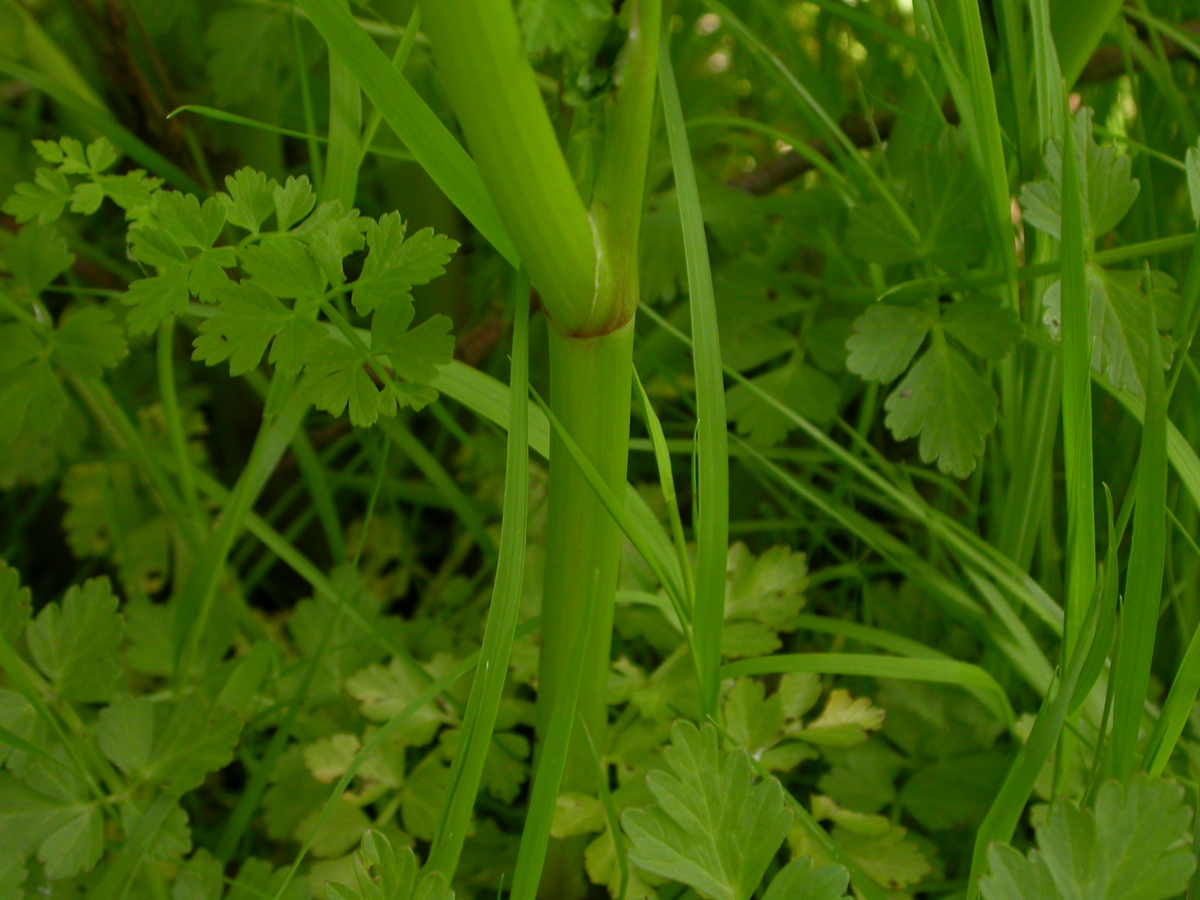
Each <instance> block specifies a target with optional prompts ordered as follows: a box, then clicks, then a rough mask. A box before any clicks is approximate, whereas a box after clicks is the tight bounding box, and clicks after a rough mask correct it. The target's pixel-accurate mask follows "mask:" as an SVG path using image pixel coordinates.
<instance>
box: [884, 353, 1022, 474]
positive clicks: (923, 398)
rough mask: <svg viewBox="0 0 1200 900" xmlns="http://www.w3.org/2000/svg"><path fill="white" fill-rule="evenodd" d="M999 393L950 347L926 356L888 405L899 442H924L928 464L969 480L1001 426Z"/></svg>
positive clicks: (921, 447)
mask: <svg viewBox="0 0 1200 900" xmlns="http://www.w3.org/2000/svg"><path fill="white" fill-rule="evenodd" d="M997 403H998V400H997V398H996V392H995V391H994V390H993V389H992V386H991V385H989V384H988V383H987V382H986V381H984V380H983V378H982V377H980V375H979V374H978V373H977V372H976V371H975V370H974V369H973V368H972V367H971V364H970V363H969V362H967V359H966V357H964V356H963V355H962V354H961V353H959V352H958V351H957V350H955V349H954V348H953V347H951V346H950V345H949V344H947V343H946V342H945V341H940V342H938V343H936V344H935V345H934V346H933V347H931V348H930V349H929V351H928V352H927V353H926V354H925V355H924V356H922V357H921V358H920V359H919V360H918V361H917V363H916V365H914V366H913V367H912V369H911V370H910V371H909V373H908V375H907V376H905V378H904V380H903V381H901V382H900V384H899V385H897V387H896V389H895V390H894V391H893V392H892V393H891V394H890V395H889V396H888V398H887V400H886V401H884V409H885V410H887V418H886V420H885V421H886V423H887V427H888V428H889V429H890V430H891V431H892V433H893V434H895V436H896V438H897V440H902V441H903V440H907V439H908V438H911V437H917V436H920V443H919V450H920V454H921V461H922V462H926V463H928V462H933V461H935V460H936V461H937V464H938V468H939V469H941V470H942V471H943V472H945V473H946V474H948V475H954V476H955V477H957V478H965V477H966V476H968V475H970V474H971V472H972V471H973V470H974V468H975V460H976V459H977V458H978V457H979V456H981V455H982V454H983V447H984V440H985V438H986V437H987V435H988V434H989V433H990V432H991V430H992V428H994V427H995V425H996V406H997Z"/></svg>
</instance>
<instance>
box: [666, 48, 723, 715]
mask: <svg viewBox="0 0 1200 900" xmlns="http://www.w3.org/2000/svg"><path fill="white" fill-rule="evenodd" d="M658 73H659V84H660V87H661V90H662V103H663V117H664V119H665V120H666V126H667V138H668V141H669V143H670V145H671V163H672V165H673V166H674V169H675V190H676V193H677V195H678V197H679V216H680V219H681V220H682V222H683V247H684V255H685V257H686V259H687V273H688V293H689V298H690V307H691V313H692V346H693V348H694V351H695V353H694V356H695V371H696V407H697V422H696V430H697V436H696V456H697V494H698V496H697V498H696V503H695V506H697V507H698V512H697V513H696V517H697V519H698V521H697V523H696V526H695V528H696V608H695V612H694V617H693V628H694V635H695V651H696V666H697V670H698V672H699V674H700V696H701V702H702V703H703V706H704V709H705V710H706V712H708V713H712V712H714V711H715V710H716V704H717V693H718V689H719V685H720V679H719V677H718V674H717V671H718V669H719V667H720V665H721V629H722V626H723V623H724V618H725V557H726V555H727V553H728V546H729V432H728V425H727V420H726V416H725V379H724V378H723V376H722V373H721V342H720V334H719V333H718V330H717V306H716V298H715V297H714V295H713V285H712V271H711V269H710V266H709V261H708V244H707V242H706V239H705V234H704V215H703V212H702V211H701V209H700V191H699V189H698V188H697V186H696V172H695V169H694V167H693V165H692V156H691V150H690V147H689V145H688V138H687V127H686V126H685V124H684V121H683V108H682V107H681V105H680V102H679V90H678V88H677V87H676V85H675V72H674V70H673V69H672V67H671V55H670V52H669V48H668V45H667V43H666V41H664V42H663V44H662V45H661V48H660V52H659V61H658Z"/></svg>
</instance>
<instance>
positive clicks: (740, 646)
mask: <svg viewBox="0 0 1200 900" xmlns="http://www.w3.org/2000/svg"><path fill="white" fill-rule="evenodd" d="M725 571H726V578H727V582H726V586H725V628H724V634H723V637H722V650H723V653H724V655H725V656H726V657H729V658H732V659H737V658H739V657H744V656H761V655H765V654H768V653H773V652H774V651H776V650H778V649H779V648H780V646H782V642H781V641H780V639H779V632H781V631H789V630H792V629H790V628H789V627H788V623H789V622H790V621H791V620H792V619H794V618H795V617H796V615H797V614H798V613H799V612H800V610H801V609H803V608H804V603H805V599H804V589H805V588H806V587H808V563H807V559H806V557H805V555H804V554H803V553H795V552H793V551H792V549H791V548H790V547H784V546H779V547H772V548H771V549H770V550H767V551H766V552H765V553H763V554H762V555H761V556H758V557H755V556H754V555H753V554H752V553H751V552H750V551H749V549H747V547H746V545H745V544H743V543H742V542H741V541H738V542H737V543H735V544H734V545H733V546H731V547H730V548H729V553H728V556H727V557H726V561H725Z"/></svg>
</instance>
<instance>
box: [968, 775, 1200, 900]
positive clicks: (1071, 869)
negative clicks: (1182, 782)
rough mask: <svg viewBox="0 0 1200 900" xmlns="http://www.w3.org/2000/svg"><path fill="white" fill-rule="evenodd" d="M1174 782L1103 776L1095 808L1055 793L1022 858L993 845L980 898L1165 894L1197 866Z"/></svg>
mask: <svg viewBox="0 0 1200 900" xmlns="http://www.w3.org/2000/svg"><path fill="white" fill-rule="evenodd" d="M1183 796H1184V794H1183V788H1182V787H1180V786H1179V785H1178V784H1176V783H1175V782H1171V781H1165V780H1162V779H1156V778H1150V777H1149V776H1147V775H1145V774H1138V775H1136V776H1134V777H1133V779H1131V780H1130V781H1129V782H1128V783H1127V784H1122V783H1121V782H1118V781H1109V782H1107V783H1105V784H1104V785H1103V786H1102V787H1101V788H1100V791H1099V793H1098V794H1097V797H1096V805H1095V809H1094V810H1093V809H1088V808H1081V807H1079V806H1077V805H1076V804H1075V803H1073V802H1072V801H1070V800H1056V801H1055V802H1054V803H1053V804H1051V806H1050V811H1049V814H1048V816H1047V818H1046V822H1045V824H1044V825H1042V827H1040V828H1039V829H1038V830H1037V849H1036V850H1033V851H1031V852H1030V853H1029V855H1028V856H1027V857H1024V856H1021V854H1020V853H1018V852H1017V851H1016V850H1013V849H1012V848H1011V847H1005V846H1001V845H995V844H994V845H992V846H991V847H990V848H989V850H988V864H989V867H990V872H989V874H988V875H987V876H985V877H984V878H983V879H981V880H980V888H981V890H982V892H983V897H984V900H1051V898H1055V900H1057V898H1059V897H1064V898H1072V900H1074V898H1080V900H1082V898H1087V900H1168V898H1171V897H1176V896H1178V895H1179V894H1180V893H1182V892H1183V890H1184V889H1185V888H1186V887H1187V883H1188V879H1189V878H1190V877H1191V874H1192V872H1193V871H1194V870H1195V868H1196V860H1195V857H1194V856H1193V855H1192V851H1191V846H1190V845H1191V834H1190V832H1189V831H1188V825H1189V823H1190V822H1191V818H1192V813H1191V810H1190V809H1188V807H1187V806H1185V805H1184V803H1183Z"/></svg>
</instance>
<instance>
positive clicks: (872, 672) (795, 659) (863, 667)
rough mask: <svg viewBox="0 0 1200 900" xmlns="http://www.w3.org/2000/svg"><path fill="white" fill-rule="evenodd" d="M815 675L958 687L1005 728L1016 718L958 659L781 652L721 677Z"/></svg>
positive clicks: (979, 673)
mask: <svg viewBox="0 0 1200 900" xmlns="http://www.w3.org/2000/svg"><path fill="white" fill-rule="evenodd" d="M792 672H816V673H818V674H821V675H861V676H865V677H870V678H901V679H907V680H910V681H932V682H936V683H938V684H957V685H960V686H961V687H963V688H965V689H966V690H969V691H970V692H971V693H972V694H974V695H975V696H977V697H979V698H980V701H981V702H982V703H983V704H984V705H985V706H986V707H987V708H988V709H989V710H990V711H991V712H992V713H993V714H995V716H996V718H997V719H999V720H1000V721H1001V722H1003V723H1004V724H1005V725H1006V726H1009V727H1011V726H1012V724H1013V722H1014V721H1016V717H1015V716H1014V715H1013V711H1012V706H1011V705H1010V704H1009V702H1008V694H1007V693H1005V691H1004V688H1002V687H1000V685H999V684H998V683H997V682H996V679H995V678H993V677H992V676H991V675H989V674H988V673H987V672H985V671H984V670H983V669H981V668H979V666H976V665H972V664H971V663H965V662H959V661H958V660H956V659H911V658H905V657H903V656H874V655H871V654H865V653H781V654H777V655H775V656H762V657H757V658H755V659H740V660H738V661H737V662H732V663H726V664H725V665H724V666H722V667H721V677H722V678H739V677H741V676H743V675H785V674H788V673H792Z"/></svg>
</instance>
